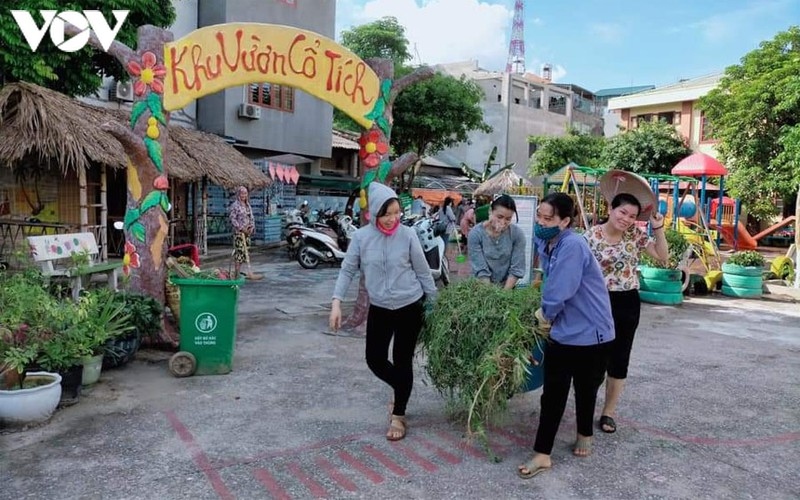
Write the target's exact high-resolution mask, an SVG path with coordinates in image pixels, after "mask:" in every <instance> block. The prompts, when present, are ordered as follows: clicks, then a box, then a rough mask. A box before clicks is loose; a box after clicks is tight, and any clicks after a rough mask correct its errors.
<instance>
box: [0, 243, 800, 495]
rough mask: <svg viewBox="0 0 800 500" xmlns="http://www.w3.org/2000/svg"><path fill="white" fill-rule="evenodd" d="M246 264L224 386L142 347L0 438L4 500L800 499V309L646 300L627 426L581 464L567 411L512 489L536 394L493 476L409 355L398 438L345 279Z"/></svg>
mask: <svg viewBox="0 0 800 500" xmlns="http://www.w3.org/2000/svg"><path fill="white" fill-rule="evenodd" d="M254 260H255V264H254V270H256V271H257V272H259V273H262V274H264V275H265V279H264V280H262V281H254V282H247V283H246V285H245V286H244V287H243V288H242V290H241V296H240V301H239V315H238V322H239V323H238V338H237V342H236V353H235V359H234V371H233V372H232V373H230V374H228V375H220V376H195V377H190V378H184V379H177V378H174V377H172V376H171V375H170V374H169V372H168V369H167V361H166V360H167V358H168V354H165V353H159V352H157V351H143V352H141V353H140V355H139V356H137V359H136V360H135V361H133V362H132V363H131V364H129V365H128V366H126V367H124V368H121V369H117V370H109V371H106V372H104V373H103V375H102V378H101V381H100V383H99V384H97V385H96V386H94V387H92V388H89V389H87V390H85V391H84V394H83V395H82V396H81V400H80V403H79V404H77V405H75V406H72V407H69V408H65V409H62V410H59V411H58V412H57V413H56V414H55V415H54V417H53V418H52V419H51V421H50V422H49V423H47V424H46V425H43V426H40V427H37V428H33V429H29V430H26V431H22V432H14V433H6V434H3V435H0V498H2V499H50V498H59V499H72V498H81V499H83V498H87V499H94V498H103V499H105V498H114V499H127V498H148V499H149V498H152V499H183V498H187V499H188V498H192V499H205V498H208V499H211V498H225V499H228V498H241V499H251V498H252V499H255V498H270V497H272V498H282V499H289V498H381V497H383V498H385V497H392V498H531V497H534V496H542V497H546V498H597V499H612V498H632V499H634V498H635V499H638V498H653V499H656V498H686V499H696V498H709V499H728V498H759V499H761V498H769V499H783V498H786V499H789V498H793V499H795V498H798V497H800V485H799V484H798V477H799V476H798V472H797V464H798V459H797V456H798V454H800V410H799V408H800V384H799V383H798V380H800V378H798V374H800V307H798V305H797V304H792V303H784V302H774V301H768V300H741V299H739V300H734V299H729V298H725V297H721V296H711V297H705V298H699V297H692V298H690V299H688V300H687V301H686V302H685V303H684V304H683V305H682V306H680V307H666V306H652V305H645V306H643V315H642V322H641V326H640V328H639V331H638V334H637V340H636V343H635V346H634V352H633V358H632V363H631V369H630V375H629V380H628V387H627V389H626V392H625V394H624V396H623V401H622V404H621V406H620V409H619V418H618V419H617V422H618V424H619V431H618V432H617V433H616V434H603V433H601V432H598V433H596V434H595V443H594V452H593V455H592V456H591V457H589V458H586V459H579V458H576V457H573V456H572V455H571V453H570V445H571V442H572V441H573V439H574V433H575V427H574V426H575V423H574V418H573V411H572V402H571V401H570V405H569V406H568V409H567V414H566V416H565V418H564V421H563V423H562V426H561V429H560V431H559V435H558V439H557V441H556V447H555V449H554V451H553V464H554V467H553V469H552V470H551V471H548V472H546V473H544V474H541V475H539V476H537V477H535V478H533V479H530V480H522V479H519V478H518V477H517V475H516V466H517V464H519V463H520V462H522V461H524V460H526V459H527V458H528V457H529V456H530V454H531V451H532V442H533V437H534V434H535V430H536V422H537V417H536V415H537V408H538V406H539V402H538V397H539V395H540V391H534V392H530V393H525V394H519V395H517V396H515V397H514V398H513V399H512V400H511V404H510V411H509V414H508V418H507V419H506V421H505V422H504V423H503V424H501V425H499V426H498V427H497V428H496V429H494V430H493V431H492V432H491V433H490V438H491V442H492V445H493V446H494V448H495V451H497V452H498V454H499V456H500V457H501V458H502V461H501V462H499V463H493V462H491V461H489V460H487V458H486V455H485V454H484V453H483V452H482V451H481V450H479V449H476V448H475V447H474V446H470V445H467V444H465V443H464V442H463V441H462V439H461V438H462V426H461V424H458V423H453V422H451V421H449V420H448V418H447V417H446V412H445V401H444V400H443V398H442V397H441V396H440V395H439V394H438V393H437V392H436V391H435V390H434V389H433V388H431V387H430V386H429V385H426V384H425V380H424V378H425V377H424V368H423V363H424V360H423V359H422V358H421V357H420V358H419V359H418V366H417V368H418V369H417V372H416V373H417V380H416V382H415V389H414V393H413V395H412V400H411V403H410V405H409V425H410V430H409V434H408V437H407V438H406V439H405V440H404V441H402V442H399V443H389V442H387V441H386V440H385V439H384V437H383V436H384V432H385V430H386V424H387V403H388V402H389V398H390V392H389V390H388V388H387V387H386V386H384V385H383V384H382V383H381V382H380V381H378V380H377V379H375V378H374V377H373V376H372V375H371V373H370V372H369V370H368V369H367V367H366V365H365V363H364V361H363V350H364V341H363V339H360V338H348V337H338V336H330V335H325V334H323V331H324V330H325V329H326V325H327V314H328V309H327V306H328V304H329V297H330V293H331V291H332V288H333V281H334V280H335V277H336V274H337V269H334V268H320V269H317V270H310V271H309V270H304V269H302V268H300V266H299V265H298V264H297V263H296V262H289V261H288V260H287V259H286V258H285V257H284V256H283V254H282V253H281V252H280V251H272V252H268V253H264V254H257V255H254ZM455 271H456V272H457V273H459V272H460V273H461V274H464V273H465V272H466V270H465V269H464V268H463V267H461V268H457V269H456V270H455ZM355 292H356V290H355V286H354V287H353V289H352V290H351V295H352V296H353V297H354V296H355ZM601 400H602V397H601Z"/></svg>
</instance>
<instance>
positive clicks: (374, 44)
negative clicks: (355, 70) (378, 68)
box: [341, 16, 411, 68]
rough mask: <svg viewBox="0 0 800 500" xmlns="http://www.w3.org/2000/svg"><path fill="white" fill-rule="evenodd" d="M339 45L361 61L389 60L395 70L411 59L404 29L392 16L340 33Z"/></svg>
mask: <svg viewBox="0 0 800 500" xmlns="http://www.w3.org/2000/svg"><path fill="white" fill-rule="evenodd" d="M341 44H342V45H344V46H345V47H347V48H348V49H350V50H352V51H353V52H354V53H356V54H357V55H358V56H359V57H361V58H362V59H368V58H371V57H377V58H381V59H391V60H392V62H394V66H395V68H399V67H400V66H403V65H404V64H405V63H406V62H407V61H409V60H410V59H411V53H410V52H409V51H408V39H407V38H406V29H405V27H403V25H401V24H400V23H399V22H398V21H397V18H395V17H392V16H386V17H382V18H381V19H378V20H377V21H373V22H371V23H367V24H362V25H360V26H355V27H353V28H351V29H349V30H345V31H342V36H341Z"/></svg>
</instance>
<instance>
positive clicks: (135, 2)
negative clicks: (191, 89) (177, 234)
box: [0, 0, 175, 96]
mask: <svg viewBox="0 0 800 500" xmlns="http://www.w3.org/2000/svg"><path fill="white" fill-rule="evenodd" d="M3 8H4V9H5V13H4V14H3V15H2V16H0V38H2V40H3V43H2V44H0V84H5V83H9V82H15V81H21V80H22V81H27V82H31V83H35V84H37V85H41V86H43V87H48V88H51V89H53V90H57V91H59V92H62V93H64V94H67V95H70V96H76V95H88V94H91V93H93V92H95V91H96V90H97V88H98V87H100V85H101V83H102V77H103V76H111V77H114V78H116V79H118V80H123V81H124V80H126V79H127V73H126V72H125V69H124V68H123V67H122V65H121V64H120V63H119V62H118V61H117V59H116V58H114V57H112V56H110V55H108V54H106V53H104V52H99V51H97V50H95V49H93V48H92V47H91V46H89V45H88V44H87V46H86V47H84V48H83V49H81V50H79V51H77V52H72V53H66V52H61V51H60V50H59V49H58V48H56V47H55V45H54V44H53V43H52V42H51V40H50V37H49V33H48V34H45V38H44V39H43V40H42V43H41V44H40V45H39V48H38V49H37V50H36V52H32V51H31V48H30V47H29V46H28V43H27V41H26V40H25V37H24V35H23V34H22V31H20V29H19V26H17V23H16V21H15V20H14V17H13V16H11V14H10V12H9V11H10V10H26V11H28V12H30V13H31V14H32V15H33V18H34V20H35V21H36V22H37V25H38V26H42V24H43V23H44V21H43V19H42V16H41V15H40V14H39V11H40V10H56V11H59V12H62V11H65V10H74V11H82V10H100V11H101V12H103V14H104V15H105V17H106V20H107V21H108V22H109V24H110V25H111V26H112V27H113V26H114V24H115V23H116V20H115V19H114V16H113V15H112V13H111V11H112V10H129V11H130V13H129V14H128V17H127V18H126V19H125V22H124V23H123V24H122V27H121V29H120V31H119V33H118V34H117V37H116V40H117V41H118V42H121V43H124V44H125V45H127V46H129V47H133V48H135V47H136V32H137V29H138V27H139V26H142V25H144V24H152V25H154V26H159V27H168V26H170V25H171V24H172V22H173V21H174V20H175V9H174V7H173V6H172V2H171V1H170V0H104V1H103V2H97V1H96V0H95V1H93V0H69V1H67V0H10V1H8V2H5V3H4V5H3Z"/></svg>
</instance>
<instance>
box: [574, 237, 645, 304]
mask: <svg viewBox="0 0 800 500" xmlns="http://www.w3.org/2000/svg"><path fill="white" fill-rule="evenodd" d="M585 237H586V240H587V241H588V242H589V248H591V250H592V253H593V254H594V256H595V258H596V259H597V262H599V263H600V269H602V270H603V276H605V279H606V287H607V288H608V289H609V291H612V292H618V291H623V290H634V289H637V290H638V289H639V276H638V274H637V273H636V267H637V266H638V265H639V253H640V252H643V251H644V249H645V247H647V245H648V244H650V242H651V241H653V239H652V238H650V237H649V236H647V233H645V232H644V231H642V230H641V229H639V228H637V227H632V228H631V229H629V230H628V231H625V233H623V235H622V238H621V239H620V240H619V242H618V243H613V244H612V243H609V242H608V241H606V239H605V238H604V237H603V228H602V226H600V225H597V226H594V227H592V228H591V229H589V230H588V231H587V232H586V233H585Z"/></svg>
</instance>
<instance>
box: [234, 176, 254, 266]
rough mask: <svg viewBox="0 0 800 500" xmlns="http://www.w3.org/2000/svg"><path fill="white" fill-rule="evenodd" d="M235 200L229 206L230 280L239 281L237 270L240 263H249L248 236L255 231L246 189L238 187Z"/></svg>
mask: <svg viewBox="0 0 800 500" xmlns="http://www.w3.org/2000/svg"><path fill="white" fill-rule="evenodd" d="M236 193H237V197H236V200H235V201H234V202H233V203H232V204H231V210H230V219H231V226H233V256H232V257H233V269H234V271H233V276H231V278H232V279H239V270H240V269H241V267H242V262H248V263H249V257H250V256H249V253H248V251H247V246H248V245H249V243H250V242H249V239H250V235H251V234H253V230H254V229H255V227H256V225H255V220H254V219H253V210H252V209H251V208H250V198H249V196H248V193H247V188H246V187H244V186H240V187H239V189H237V190H236Z"/></svg>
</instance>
